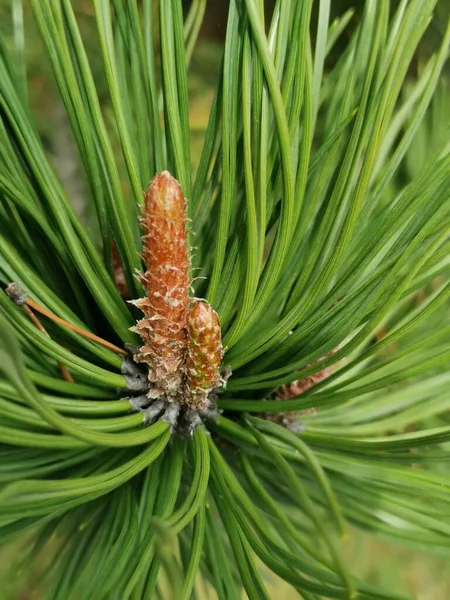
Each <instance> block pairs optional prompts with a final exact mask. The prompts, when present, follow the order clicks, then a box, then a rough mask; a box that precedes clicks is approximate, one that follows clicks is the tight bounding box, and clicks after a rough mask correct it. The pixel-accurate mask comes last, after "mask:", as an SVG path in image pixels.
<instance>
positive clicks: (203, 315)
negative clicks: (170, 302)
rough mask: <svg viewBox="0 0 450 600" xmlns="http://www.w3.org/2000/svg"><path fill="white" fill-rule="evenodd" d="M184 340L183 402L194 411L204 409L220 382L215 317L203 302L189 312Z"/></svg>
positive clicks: (219, 343)
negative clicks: (185, 355)
mask: <svg viewBox="0 0 450 600" xmlns="http://www.w3.org/2000/svg"><path fill="white" fill-rule="evenodd" d="M188 340H189V342H188V353H187V361H186V375H187V393H186V401H187V403H188V404H189V405H190V406H191V407H192V408H194V409H198V410H205V409H206V408H208V405H209V399H208V396H209V393H210V392H211V390H213V389H214V388H216V387H218V386H219V385H221V383H222V379H221V377H220V365H221V362H222V357H223V350H222V333H221V329H220V323H219V317H218V315H217V313H216V312H215V311H214V310H213V308H212V307H211V306H210V305H209V304H208V303H207V302H205V301H204V300H198V301H196V302H195V303H194V304H193V305H192V306H191V308H190V310H189V315H188Z"/></svg>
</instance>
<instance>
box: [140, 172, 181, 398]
mask: <svg viewBox="0 0 450 600" xmlns="http://www.w3.org/2000/svg"><path fill="white" fill-rule="evenodd" d="M144 197H145V205H144V215H143V217H142V218H141V224H142V228H143V230H144V234H145V235H144V237H143V238H142V240H143V245H144V246H143V260H144V263H145V266H146V271H145V273H140V274H139V275H138V277H139V281H140V282H141V283H142V285H143V287H144V289H145V292H146V296H145V297H144V298H140V299H139V300H135V301H133V304H134V305H135V306H137V307H139V308H140V309H141V310H142V312H143V313H144V315H145V316H144V318H143V319H141V320H140V321H139V322H138V323H137V324H136V326H135V327H134V328H133V330H134V331H136V333H138V334H139V335H140V336H141V338H142V340H143V341H144V345H143V346H142V347H141V348H140V349H139V352H138V353H137V354H136V355H135V360H137V361H138V362H144V363H147V365H148V367H149V383H150V390H149V394H148V395H149V397H150V398H158V397H159V396H163V395H164V396H165V397H166V398H167V399H168V400H175V399H179V397H180V394H181V393H182V392H183V382H184V375H185V356H186V347H187V330H186V326H187V313H188V303H189V298H188V288H189V284H190V279H189V257H188V250H187V239H186V200H185V198H184V194H183V190H182V189H181V186H180V184H179V183H178V181H177V180H176V179H175V178H174V177H172V175H170V173H168V172H167V171H164V172H163V173H160V174H159V175H155V177H154V178H153V179H152V181H151V182H150V185H149V188H148V190H147V192H146V193H145V194H144Z"/></svg>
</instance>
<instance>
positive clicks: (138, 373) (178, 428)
mask: <svg viewBox="0 0 450 600" xmlns="http://www.w3.org/2000/svg"><path fill="white" fill-rule="evenodd" d="M126 349H127V350H128V352H131V353H132V354H134V353H135V352H136V347H135V346H132V345H131V344H129V345H128V344H127V345H126ZM121 372H122V375H124V376H125V379H126V382H127V390H126V391H127V393H128V394H129V395H130V397H129V398H128V399H129V402H130V406H131V409H132V410H133V411H135V412H142V414H143V416H144V423H145V424H146V425H151V424H153V423H155V422H156V421H158V420H159V419H161V420H162V421H164V422H165V423H168V424H169V425H170V431H171V432H172V434H173V435H175V436H177V437H187V436H190V435H193V433H194V431H196V430H197V429H199V428H200V427H202V426H203V422H204V421H207V420H209V419H214V420H217V418H218V417H219V415H220V412H221V411H219V410H218V409H217V395H216V394H214V392H211V393H210V394H209V397H208V401H209V405H208V408H207V409H206V410H203V411H197V410H194V409H192V408H190V407H189V406H187V405H185V404H180V403H179V402H176V401H173V399H171V400H168V399H167V398H165V397H164V396H163V397H161V396H160V397H159V398H157V399H152V398H150V397H149V395H148V373H147V367H146V366H145V365H144V364H142V363H136V362H135V361H134V360H133V358H132V356H127V357H125V358H124V359H123V363H122V367H121ZM122 391H123V390H122Z"/></svg>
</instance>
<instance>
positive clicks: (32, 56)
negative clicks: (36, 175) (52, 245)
mask: <svg viewBox="0 0 450 600" xmlns="http://www.w3.org/2000/svg"><path fill="white" fill-rule="evenodd" d="M16 4H17V3H16ZM72 4H73V6H74V7H75V9H76V11H77V16H78V18H79V21H80V23H81V26H82V31H83V34H84V40H85V43H86V46H87V48H88V52H89V55H90V57H91V67H92V69H93V71H94V74H95V80H96V82H97V85H98V91H99V96H100V98H101V101H102V105H103V110H104V112H105V115H108V114H109V113H110V110H111V109H110V105H109V97H108V92H107V86H106V82H105V79H104V74H103V69H102V63H101V53H100V52H97V51H96V50H97V38H96V24H95V20H94V14H93V9H92V5H91V2H90V0H72ZM183 4H184V8H185V10H188V7H189V0H185V1H184V2H183ZM266 4H267V13H268V15H269V14H270V11H271V6H273V2H272V0H267V1H266ZM391 4H392V5H393V6H395V5H396V2H392V3H391ZM11 5H14V2H12V3H11V2H10V1H9V0H0V27H1V29H2V31H3V34H4V35H5V37H6V39H7V42H8V43H9V44H10V45H11V47H13V45H14V39H13V35H12V26H11V24H12V21H13V19H14V18H16V19H17V18H18V17H17V14H16V15H15V16H14V14H13V13H12V11H11ZM227 5H228V2H226V1H224V0H208V2H207V11H206V15H205V20H204V24H203V27H202V30H201V32H200V38H199V42H198V44H197V47H196V50H195V52H194V55H193V58H192V61H191V65H190V70H189V93H190V124H191V132H192V137H191V144H192V161H193V168H194V169H195V168H196V166H197V163H198V160H199V156H200V150H201V145H202V142H203V135H204V131H205V127H206V124H207V120H208V115H209V108H210V104H211V101H212V98H213V93H214V87H215V83H216V80H217V74H218V71H219V68H220V62H221V56H222V44H223V39H224V35H225V29H226V16H227ZM316 5H317V3H316ZM331 5H332V18H333V17H334V16H336V15H339V14H342V12H344V11H345V10H347V9H348V8H350V7H352V6H354V5H355V6H354V7H355V17H354V19H353V21H352V22H351V24H350V27H354V26H355V23H357V19H358V12H359V11H360V10H362V7H363V5H364V3H363V2H362V0H358V1H356V2H354V3H353V4H352V3H351V2H349V1H348V0H332V3H331ZM24 8H25V11H24V23H25V31H26V46H25V51H26V57H27V78H28V81H29V100H30V105H31V107H32V109H33V113H34V115H35V119H36V122H37V124H38V126H39V128H40V130H41V133H42V137H43V140H44V143H45V146H46V148H47V150H48V152H49V155H50V156H51V157H52V160H53V164H54V166H55V169H56V170H57V171H58V173H59V174H60V176H61V178H62V180H63V181H64V184H65V188H66V190H67V192H68V193H69V195H70V196H71V198H72V200H73V203H74V205H75V207H76V209H77V211H78V213H79V214H80V216H81V217H82V218H83V220H85V222H87V223H89V221H90V207H89V206H88V205H87V204H86V202H85V196H84V189H83V179H82V177H81V176H80V172H79V166H78V159H77V153H76V147H75V145H74V143H73V140H72V137H71V132H70V128H69V125H68V122H67V120H66V117H65V114H64V110H63V108H62V105H61V103H60V102H59V101H58V94H57V90H56V88H55V84H54V81H53V78H52V74H51V70H50V67H49V64H48V61H47V60H46V57H45V54H44V52H43V47H42V45H41V43H40V40H39V38H38V35H37V33H36V30H35V28H34V26H33V22H32V18H31V14H30V11H29V10H28V7H27V3H26V2H24ZM316 9H317V6H316ZM449 18H450V0H440V2H439V3H438V6H437V9H436V16H435V19H434V20H433V22H432V23H431V25H430V28H429V30H428V33H427V36H426V37H425V39H424V40H423V41H422V43H421V46H420V48H419V51H418V53H417V55H416V57H415V60H414V62H413V64H411V67H410V73H409V78H410V80H411V82H413V81H414V79H415V77H416V76H417V74H418V73H420V70H421V66H422V64H423V62H424V59H425V57H427V56H429V54H430V53H431V52H433V50H434V48H435V47H436V44H437V42H438V40H439V38H440V35H441V33H442V31H443V29H444V27H445V25H446V23H447V20H448V19H449ZM16 22H17V21H16ZM345 43H346V36H345V35H344V36H343V37H342V39H341V41H340V44H337V45H336V48H335V50H334V52H335V53H338V52H340V51H342V49H343V48H344V47H345ZM331 60H333V56H332V57H331ZM405 93H407V87H406V89H405ZM433 110H434V113H433V114H431V116H429V118H428V119H427V121H426V123H424V126H423V127H422V128H421V129H420V131H419V132H418V134H417V143H416V144H413V146H412V150H411V151H410V152H409V154H408V157H407V160H406V170H407V171H412V172H414V171H415V170H417V168H418V167H419V166H420V164H421V162H422V160H423V156H424V153H426V150H427V145H428V140H429V138H430V136H431V137H432V136H433V135H434V133H435V131H434V130H436V128H437V124H436V123H437V122H439V123H440V122H442V121H443V120H447V122H450V65H447V68H446V71H445V73H444V76H443V80H442V82H441V86H440V89H439V90H438V99H437V107H436V103H435V106H434V108H433ZM436 111H438V113H439V115H438V118H437V117H436V114H435V113H436ZM431 112H432V111H431ZM433 115H434V116H433ZM112 135H113V139H114V131H113V128H112ZM116 143H117V147H118V142H117V140H116ZM123 185H124V186H126V185H127V184H126V180H125V178H124V183H123ZM26 543H27V540H22V541H20V542H17V543H16V544H13V545H11V546H9V547H8V548H5V549H3V550H2V551H0V600H31V599H34V600H38V599H39V598H40V595H39V592H38V589H37V588H38V583H37V579H35V577H37V575H36V573H37V572H38V571H39V569H41V568H43V569H45V557H43V558H42V559H41V560H42V562H40V561H39V564H36V565H34V568H33V566H31V572H32V575H31V578H29V573H28V569H26V570H25V571H26V572H20V571H18V570H17V568H16V566H15V564H14V563H15V559H16V558H17V557H19V558H20V551H21V546H22V544H26ZM342 548H343V552H344V553H345V556H346V560H347V561H348V563H349V564H351V565H352V568H353V570H354V572H355V574H357V575H360V576H361V577H362V578H363V579H365V580H366V581H367V582H369V583H376V584H378V585H381V586H383V587H385V588H386V589H389V590H392V591H395V592H397V593H404V594H406V595H408V596H410V597H412V598H415V599H417V600H447V599H449V600H450V565H448V564H446V562H445V561H444V560H443V559H440V558H439V557H436V556H430V555H429V554H422V553H420V552H417V551H411V550H408V549H407V548H403V547H399V546H393V545H392V544H390V543H387V542H385V541H383V540H378V539H373V538H372V537H368V536H366V535H365V534H364V533H362V532H359V531H356V530H351V532H350V534H349V536H348V538H347V539H346V540H344V541H343V542H342ZM12 564H13V565H14V566H12ZM33 572H34V573H35V574H34V575H33ZM265 576H266V578H267V581H268V582H269V583H270V589H271V595H272V597H273V598H277V600H287V599H290V598H296V597H298V596H297V594H296V593H294V592H293V591H292V589H291V588H290V587H289V586H287V585H286V584H284V583H283V582H281V581H278V580H277V579H276V578H274V576H272V575H271V574H270V573H266V575H265ZM200 588H201V585H200V582H199V589H200ZM200 596H204V597H205V598H206V597H207V598H214V597H215V596H214V593H213V592H212V591H211V590H205V589H203V591H200ZM80 600H82V599H80Z"/></svg>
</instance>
